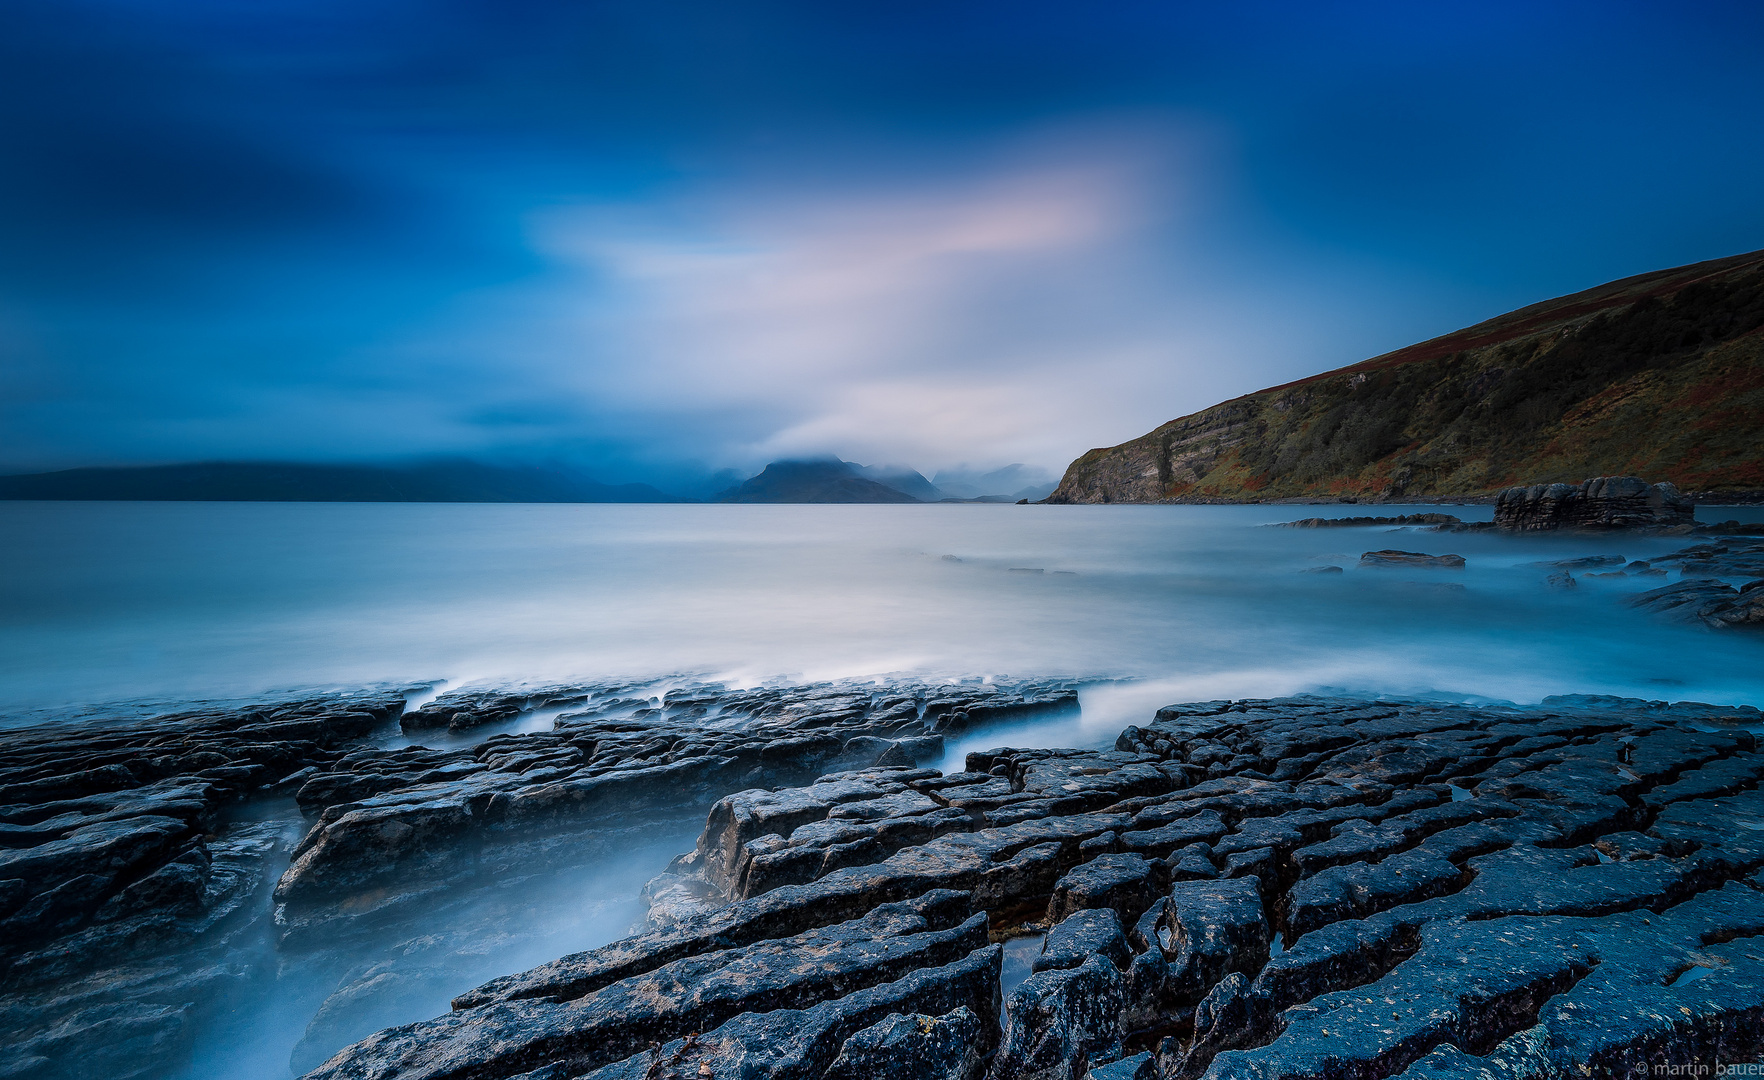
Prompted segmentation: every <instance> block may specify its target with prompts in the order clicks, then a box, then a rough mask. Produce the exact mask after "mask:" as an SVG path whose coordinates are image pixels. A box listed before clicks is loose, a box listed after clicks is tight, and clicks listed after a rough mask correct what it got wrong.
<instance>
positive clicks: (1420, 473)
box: [1046, 251, 1764, 503]
mask: <svg viewBox="0 0 1764 1080" xmlns="http://www.w3.org/2000/svg"><path fill="white" fill-rule="evenodd" d="M1759 416H1764V251H1756V252H1752V253H1750V254H1747V255H1736V256H1733V257H1730V258H1726V259H1717V260H1713V261H1711V262H1703V263H1696V264H1693V265H1691V266H1683V267H1678V268H1675V269H1671V270H1661V271H1656V272H1654V273H1650V274H1642V275H1639V276H1637V277H1631V278H1625V279H1623V280H1621V281H1615V282H1611V283H1609V284H1606V285H1601V286H1599V287H1597V288H1594V289H1588V290H1586V291H1585V292H1580V293H1575V294H1573V295H1571V296H1565V297H1560V298H1557V299H1554V300H1547V301H1544V302H1543V303H1539V304H1533V305H1531V306H1530V307H1525V308H1521V309H1519V310H1518V311H1514V312H1510V313H1508V314H1506V315H1502V316H1499V317H1497V318H1494V319H1490V320H1488V321H1486V322H1482V323H1478V324H1477V325H1475V326H1472V327H1469V328H1467V329H1464V330H1460V331H1457V332H1456V333H1452V334H1447V335H1445V336H1443V337H1438V338H1434V339H1433V340H1431V341H1425V342H1422V343H1420V344H1417V345H1411V346H1409V347H1407V348H1404V349H1399V350H1397V351H1396V352H1392V353H1387V354H1385V355H1383V356H1377V357H1373V358H1372V359H1370V360H1365V361H1362V362H1360V363H1357V364H1353V365H1350V366H1348V367H1344V368H1340V369H1337V370H1335V371H1330V372H1325V373H1323V374H1321V375H1314V376H1312V377H1310V378H1308V379H1301V380H1299V381H1298V382H1293V383H1288V384H1286V385H1284V386H1276V387H1272V388H1270V389H1267V390H1261V391H1258V392H1256V393H1253V394H1246V395H1244V396H1243V397H1239V398H1234V399H1233V400H1231V401H1227V402H1224V403H1222V404H1219V405H1215V406H1213V407H1212V408H1209V409H1204V410H1202V411H1201V412H1198V413H1194V414H1192V415H1189V416H1184V417H1180V418H1178V419H1175V420H1172V421H1170V422H1169V423H1167V424H1164V425H1163V426H1162V427H1159V428H1158V429H1156V430H1155V431H1152V432H1150V433H1149V434H1146V435H1143V436H1141V437H1140V438H1137V439H1134V440H1132V441H1130V442H1125V443H1122V444H1121V445H1119V446H1113V447H1105V448H1101V449H1096V450H1092V451H1090V452H1089V453H1086V454H1085V455H1084V456H1082V457H1080V458H1079V459H1078V460H1076V461H1074V462H1073V463H1072V464H1071V465H1070V466H1069V467H1068V468H1067V469H1066V474H1065V476H1064V478H1063V479H1062V480H1061V481H1060V485H1059V487H1058V489H1057V490H1055V491H1054V493H1053V494H1052V495H1050V496H1049V497H1048V498H1047V500H1046V501H1048V502H1050V503H1155V502H1262V501H1268V500H1272V499H1307V498H1313V499H1355V500H1378V499H1392V500H1395V499H1446V498H1455V497H1473V498H1474V497H1487V496H1491V495H1493V494H1495V493H1496V492H1498V491H1500V490H1501V489H1503V488H1506V487H1510V486H1514V485H1518V484H1539V483H1544V484H1548V483H1558V482H1565V483H1574V484H1578V483H1580V482H1581V481H1583V480H1584V479H1586V478H1587V477H1589V476H1601V475H1607V474H1612V473H1622V474H1629V475H1640V476H1647V477H1650V478H1655V479H1662V480H1669V481H1671V482H1672V483H1674V484H1676V485H1677V486H1678V488H1679V489H1681V490H1684V491H1687V492H1698V493H1711V494H1715V495H1720V494H1723V493H1734V494H1737V493H1742V492H1755V491H1757V490H1759V489H1764V444H1760V443H1759V441H1758V439H1757V418H1758V417H1759Z"/></svg>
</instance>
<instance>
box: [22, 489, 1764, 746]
mask: <svg viewBox="0 0 1764 1080" xmlns="http://www.w3.org/2000/svg"><path fill="white" fill-rule="evenodd" d="M1409 509H1415V510H1426V509H1443V510H1447V511H1453V512H1456V513H1458V514H1459V515H1460V516H1463V517H1466V518H1475V517H1481V518H1486V517H1487V515H1488V508H1487V507H1462V508H1453V507H1415V508H1409ZM1404 510H1405V508H1401V507H1380V508H1378V509H1377V510H1376V512H1377V513H1381V514H1392V513H1401V512H1404ZM1356 511H1358V512H1366V511H1365V510H1364V508H1356V507H1341V506H1331V507H1295V506H1249V507H1201V506H1156V507H1110V506H1092V507H1053V506H989V505H931V506H604V505H603V506H583V505H514V506H510V505H453V504H445V505H429V504H303V503H293V504H288V503H0V714H6V715H9V716H12V717H14V718H15V721H16V720H17V719H29V718H34V717H40V716H42V715H44V710H49V711H50V712H51V713H52V712H54V711H55V710H58V709H61V708H63V707H65V706H68V705H71V704H75V703H96V702H117V701H124V700H131V699H134V700H140V699H148V700H159V701H166V702H175V701H179V700H182V699H188V698H193V697H222V696H239V695H250V694H255V693H259V692H264V691H269V690H276V689H284V688H305V687H314V686H324V685H334V684H360V683H378V682H387V681H411V680H435V679H445V680H448V681H449V683H450V684H452V685H457V684H459V683H461V682H466V681H472V680H485V679H488V680H507V679H567V678H571V677H595V678H598V677H603V676H624V675H630V676H644V677H649V676H657V675H668V674H675V673H679V674H685V675H691V676H694V677H713V678H721V679H725V680H734V681H738V682H751V681H756V680H763V679H772V678H779V677H783V678H790V679H805V680H813V679H825V678H835V677H844V676H867V675H882V674H888V673H913V674H922V675H932V676H940V675H948V676H972V675H1020V676H1027V675H1075V676H1086V677H1131V678H1134V679H1137V680H1141V686H1142V687H1143V688H1144V691H1145V693H1144V695H1140V694H1137V693H1136V694H1134V695H1132V696H1133V698H1134V699H1135V701H1137V700H1138V699H1139V698H1140V697H1141V696H1143V697H1144V700H1145V701H1148V702H1149V701H1152V700H1155V699H1160V698H1161V699H1163V700H1166V701H1167V700H1177V699H1201V698H1214V697H1244V696H1255V695H1268V694H1282V693H1291V692H1295V691H1301V690H1311V689H1318V688H1343V689H1348V690H1356V691H1382V692H1404V693H1423V692H1439V693H1444V694H1450V695H1480V696H1483V697H1490V698H1501V699H1508V700H1512V701H1516V702H1531V701H1536V700H1538V699H1539V698H1541V697H1543V696H1544V695H1547V694H1556V693H1573V692H1584V693H1615V694H1633V695H1639V696H1644V697H1651V698H1670V699H1696V700H1703V701H1710V702H1721V703H1760V702H1764V663H1760V660H1761V659H1764V636H1761V635H1745V634H1714V633H1710V632H1707V631H1703V630H1701V629H1696V628H1686V627H1679V626H1673V625H1669V624H1665V623H1662V622H1660V621H1657V620H1656V619H1653V618H1649V617H1646V616H1643V615H1640V614H1637V613H1635V612H1632V611H1630V610H1629V609H1628V608H1627V607H1626V606H1625V604H1624V602H1623V601H1624V598H1625V597H1626V596H1627V595H1629V594H1632V593H1635V592H1638V591H1640V590H1641V589H1643V588H1645V587H1652V586H1656V585H1659V584H1662V583H1663V582H1662V580H1661V579H1634V578H1632V579H1616V580H1596V579H1582V581H1581V583H1580V587H1579V588H1577V589H1574V590H1572V591H1564V590H1555V589H1550V588H1547V587H1546V586H1545V585H1544V582H1543V578H1544V576H1545V573H1546V571H1544V570H1540V569H1537V568H1535V567H1527V566H1526V565H1524V564H1526V563H1528V562H1534V561H1539V560H1549V559H1565V558H1571V557H1575V556H1580V555H1588V554H1621V555H1625V556H1627V557H1629V558H1631V559H1636V558H1647V557H1648V556H1650V555H1657V554H1661V553H1664V552H1667V551H1671V550H1675V549H1677V548H1679V547H1682V546H1684V545H1685V544H1686V543H1689V542H1690V541H1687V540H1684V539H1682V538H1669V539H1644V538H1637V537H1613V538H1609V539H1596V538H1595V539H1589V538H1586V537H1558V536H1545V537H1528V538H1513V537H1507V536H1493V535H1486V534H1438V533H1429V532H1422V531H1416V530H1391V529H1388V528H1355V529H1321V530H1313V529H1303V530H1301V529H1274V528H1263V527H1261V526H1262V525H1264V524H1265V523H1267V522H1272V521H1283V520H1291V519H1294V518H1298V517H1304V516H1308V515H1313V514H1318V513H1324V514H1331V515H1344V514H1349V513H1353V512H1356ZM1748 516H1749V517H1750V519H1751V520H1757V519H1758V518H1759V516H1760V511H1759V510H1758V509H1756V508H1754V509H1751V510H1726V509H1722V510H1711V509H1710V508H1704V509H1703V511H1702V517H1703V519H1705V520H1711V519H1716V518H1722V519H1725V518H1728V517H1741V518H1742V519H1745V518H1747V517H1748ZM1387 547H1395V548H1403V549H1408V550H1414V551H1425V552H1432V553H1442V552H1455V553H1458V554H1461V555H1463V556H1464V557H1465V558H1466V559H1468V560H1469V565H1468V567H1467V568H1466V569H1465V570H1463V571H1459V572H1451V571H1403V570H1382V569H1360V568H1358V566H1357V563H1358V559H1359V555H1360V553H1361V552H1363V551H1366V550H1369V549H1375V548H1387ZM1320 565H1337V566H1342V567H1345V568H1346V573H1343V574H1328V575H1325V574H1303V573H1301V571H1303V570H1305V569H1307V568H1309V567H1314V566H1320ZM1669 580H1676V575H1675V576H1674V578H1672V579H1669ZM1454 585H1461V586H1463V588H1454V587H1452V586H1454ZM1135 707H1137V705H1136V706H1135ZM1108 720H1109V722H1113V717H1109V718H1108Z"/></svg>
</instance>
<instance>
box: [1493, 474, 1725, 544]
mask: <svg viewBox="0 0 1764 1080" xmlns="http://www.w3.org/2000/svg"><path fill="white" fill-rule="evenodd" d="M1695 520H1696V504H1694V503H1692V502H1691V501H1690V500H1689V499H1687V498H1685V497H1684V496H1682V495H1680V494H1679V493H1678V489H1677V488H1675V487H1673V486H1672V485H1671V484H1668V483H1660V484H1650V483H1648V482H1647V481H1645V480H1642V479H1639V478H1637V477H1634V476H1601V477H1597V478H1595V479H1592V480H1588V481H1586V482H1585V483H1583V484H1580V485H1579V486H1575V485H1573V484H1534V485H1532V486H1531V487H1514V488H1507V489H1506V490H1504V491H1502V492H1501V493H1500V495H1498V496H1497V497H1496V499H1495V510H1494V522H1495V525H1496V526H1497V527H1499V528H1503V529H1515V530H1521V531H1537V530H1549V529H1626V528H1665V527H1670V526H1676V525H1689V524H1692V523H1694V522H1695Z"/></svg>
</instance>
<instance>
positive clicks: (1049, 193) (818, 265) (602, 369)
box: [531, 128, 1201, 468]
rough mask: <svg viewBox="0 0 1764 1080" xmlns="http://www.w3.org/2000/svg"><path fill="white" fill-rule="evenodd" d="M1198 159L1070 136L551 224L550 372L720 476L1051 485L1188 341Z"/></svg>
mask: <svg viewBox="0 0 1764 1080" xmlns="http://www.w3.org/2000/svg"><path fill="white" fill-rule="evenodd" d="M1199 160H1200V155H1199V154H1197V153H1195V152H1193V151H1192V150H1191V149H1190V148H1189V147H1188V146H1187V145H1186V144H1183V143H1180V142H1178V141H1177V140H1175V139H1173V138H1172V137H1171V132H1170V131H1169V130H1168V129H1155V128H1142V129H1139V130H1133V131H1128V132H1122V131H1119V130H1114V131H1109V132H1106V133H1104V134H1098V133H1096V132H1075V133H1074V132H1067V133H1063V134H1061V135H1060V136H1058V137H1042V138H1039V139H1036V140H1032V141H1030V142H1029V144H1028V145H1027V146H1019V147H1017V148H1013V149H1012V150H1010V151H1008V152H1003V153H1000V154H998V155H996V156H995V157H994V158H993V159H992V160H990V161H985V162H983V163H980V164H978V165H976V166H973V167H970V168H968V169H965V170H954V171H948V172H944V173H940V174H932V175H918V176H909V177H895V178H888V179H886V180H882V181H864V180H856V181H849V182H846V183H839V184H826V183H822V184H819V185H797V184H793V183H791V182H789V181H788V180H784V181H775V182H772V183H767V184H747V185H733V186H731V187H729V188H724V189H717V190H686V191H681V192H679V193H677V194H676V195H675V196H673V197H672V198H669V199H666V200H662V201H660V202H659V203H658V202H655V201H649V202H646V203H645V204H643V205H641V206H621V205H605V204H595V205H582V206H574V207H567V208H558V209H553V210H550V211H548V212H546V213H544V214H542V215H539V216H536V217H535V218H534V220H533V222H532V227H531V231H532V236H533V242H534V244H535V246H536V248H537V249H538V251H539V252H540V253H541V254H543V255H545V256H547V257H549V258H551V259H552V260H554V261H555V263H556V264H557V267H558V275H559V280H558V281H557V282H555V283H553V285H552V286H551V289H552V295H551V300H550V303H551V304H552V305H554V306H555V307H556V308H557V309H558V310H559V311H560V312H573V314H564V315H561V316H560V317H559V319H558V321H557V323H556V324H555V325H554V326H553V328H552V333H553V334H554V336H555V341H554V343H553V344H552V345H551V346H550V347H549V348H548V349H546V350H545V356H544V359H543V360H542V361H541V363H542V364H543V365H547V366H550V367H551V369H552V371H553V373H554V375H555V376H556V377H557V378H559V380H560V382H561V383H562V384H563V385H564V386H567V387H569V388H570V392H573V393H575V394H578V395H579V396H580V397H581V398H582V399H584V400H587V401H592V402H594V403H595V404H594V408H595V410H596V411H600V412H618V413H625V414H629V415H640V416H644V417H648V418H659V417H671V418H675V419H680V418H684V417H688V416H691V417H695V418H696V419H697V423H698V425H699V428H700V430H701V431H702V432H703V433H704V434H705V435H707V436H709V438H710V439H711V440H712V443H713V445H710V446H708V447H707V448H706V449H707V451H708V452H709V453H710V454H711V455H712V456H714V457H719V458H721V459H724V460H727V461H730V462H731V463H736V464H744V465H753V464H758V463H761V462H763V461H765V460H768V459H772V458H777V457H783V456H791V455H806V454H812V453H837V454H841V455H844V456H846V457H855V458H857V459H860V460H883V459H886V460H892V461H905V462H910V463H912V464H915V465H917V466H919V467H921V468H936V467H938V466H944V465H949V464H953V463H955V462H962V461H971V462H976V463H991V464H993V465H1002V464H1005V463H1008V462H1013V461H1029V462H1033V463H1039V464H1043V465H1048V466H1051V467H1056V468H1057V467H1059V466H1062V465H1063V464H1064V462H1065V461H1066V460H1068V459H1069V458H1070V457H1071V456H1072V454H1073V453H1074V452H1075V451H1077V450H1082V449H1084V448H1085V446H1086V445H1088V444H1084V445H1079V443H1080V442H1082V440H1083V439H1085V438H1102V437H1105V435H1106V436H1107V437H1108V438H1110V439H1111V441H1112V440H1114V439H1116V438H1118V437H1119V434H1118V433H1119V432H1120V431H1121V430H1122V429H1121V426H1120V425H1121V418H1120V416H1119V406H1120V398H1121V391H1122V388H1123V387H1124V386H1127V385H1131V384H1133V383H1135V382H1144V380H1145V378H1146V373H1147V371H1148V370H1156V369H1157V368H1158V367H1160V366H1164V367H1169V366H1171V365H1178V366H1179V364H1180V360H1181V354H1182V352H1183V344H1184V342H1185V341H1187V342H1190V343H1192V342H1193V341H1194V338H1195V336H1196V335H1195V333H1194V331H1193V328H1190V329H1189V330H1188V331H1187V332H1184V331H1183V328H1182V327H1181V325H1180V315H1181V312H1182V311H1183V309H1184V307H1185V305H1184V303H1183V302H1182V300H1181V298H1180V297H1175V296H1172V294H1171V292H1170V285H1171V281H1170V276H1171V275H1170V272H1169V268H1168V267H1167V266H1165V265H1162V264H1161V261H1160V260H1161V259H1163V256H1161V255H1157V254H1155V253H1154V247H1155V246H1156V245H1155V243H1154V239H1156V240H1162V239H1164V238H1166V237H1167V234H1168V233H1169V231H1170V230H1172V229H1180V228H1181V227H1182V219H1183V214H1184V210H1185V204H1184V199H1185V197H1186V196H1187V194H1188V190H1189V189H1190V188H1191V187H1193V186H1195V185H1194V184H1192V183H1191V181H1193V180H1194V175H1193V174H1195V173H1198V172H1199V171H1200V169H1201V165H1200V164H1199ZM1167 408H1168V406H1167V405H1166V406H1161V407H1160V409H1159V411H1160V412H1162V411H1164V410H1166V409H1167Z"/></svg>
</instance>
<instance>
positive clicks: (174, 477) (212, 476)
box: [0, 460, 692, 503]
mask: <svg viewBox="0 0 1764 1080" xmlns="http://www.w3.org/2000/svg"><path fill="white" fill-rule="evenodd" d="M0 499H45V500H142V501H178V502H531V503H615V502H618V503H675V502H691V501H692V500H690V499H681V498H677V497H675V496H672V495H668V494H665V493H664V492H661V491H657V490H656V489H655V488H652V487H650V486H649V485H648V484H617V485H612V484H601V483H596V482H595V481H592V480H589V479H587V478H585V477H582V476H579V475H576V474H575V473H573V472H570V471H569V470H566V469H560V468H542V467H538V466H496V465H481V464H479V463H477V462H473V461H457V460H455V461H432V462H424V463H420V464H415V465H402V466H393V465H298V464H291V463H280V462H258V461H209V462H201V463H197V464H190V465H150V466H142V467H137V468H113V469H68V470H65V471H62V472H49V473H33V474H27V475H23V476H0Z"/></svg>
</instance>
